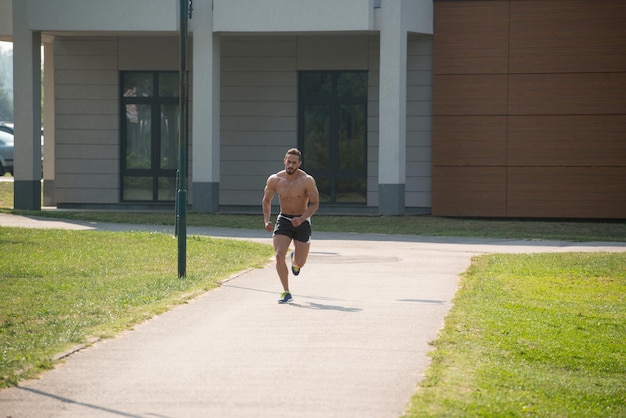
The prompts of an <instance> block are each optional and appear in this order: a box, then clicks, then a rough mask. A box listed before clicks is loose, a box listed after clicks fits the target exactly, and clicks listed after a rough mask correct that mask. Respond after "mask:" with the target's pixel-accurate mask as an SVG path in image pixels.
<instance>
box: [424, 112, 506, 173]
mask: <svg viewBox="0 0 626 418" xmlns="http://www.w3.org/2000/svg"><path fill="white" fill-rule="evenodd" d="M506 128H507V127H506V117H505V116H435V117H434V118H433V132H434V137H435V138H436V140H435V141H434V142H433V162H434V164H437V165H466V166H471V165H478V166H504V165H505V164H506Z"/></svg>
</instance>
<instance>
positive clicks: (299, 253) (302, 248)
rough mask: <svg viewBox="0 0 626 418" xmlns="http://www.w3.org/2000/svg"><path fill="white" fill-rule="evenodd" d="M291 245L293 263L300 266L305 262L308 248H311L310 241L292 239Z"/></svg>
mask: <svg viewBox="0 0 626 418" xmlns="http://www.w3.org/2000/svg"><path fill="white" fill-rule="evenodd" d="M293 245H294V247H295V253H294V257H293V263H294V264H295V265H296V266H298V267H300V268H302V267H304V264H306V259H307V257H308V256H309V249H310V248H311V243H310V242H301V241H296V240H293Z"/></svg>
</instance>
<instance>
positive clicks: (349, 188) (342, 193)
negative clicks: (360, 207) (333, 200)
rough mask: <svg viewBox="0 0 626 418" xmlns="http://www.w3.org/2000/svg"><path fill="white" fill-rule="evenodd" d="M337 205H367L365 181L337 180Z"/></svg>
mask: <svg viewBox="0 0 626 418" xmlns="http://www.w3.org/2000/svg"><path fill="white" fill-rule="evenodd" d="M337 203H357V204H364V203H367V181H366V179H364V178H353V179H337Z"/></svg>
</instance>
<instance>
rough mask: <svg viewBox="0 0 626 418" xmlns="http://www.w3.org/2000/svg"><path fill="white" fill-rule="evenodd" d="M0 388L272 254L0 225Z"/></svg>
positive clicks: (221, 243) (149, 237) (132, 235)
mask: <svg viewBox="0 0 626 418" xmlns="http://www.w3.org/2000/svg"><path fill="white" fill-rule="evenodd" d="M0 247H2V248H4V252H3V255H2V257H1V258H0V275H1V276H0V306H2V309H1V310H0V352H1V354H2V356H1V357H0V387H6V386H11V385H15V384H16V383H17V382H18V381H19V380H21V379H24V378H29V377H33V376H35V375H37V374H38V373H39V372H40V371H42V370H45V369H48V368H50V367H52V365H53V364H54V357H55V355H57V354H58V353H61V352H63V351H65V350H67V349H68V348H70V347H72V346H75V345H77V344H81V343H85V342H86V341H88V340H89V339H90V338H91V337H97V338H106V337H110V336H112V335H115V334H116V333H117V332H119V331H120V330H124V329H128V328H129V327H132V325H133V324H137V323H139V322H142V321H144V320H146V319H148V318H150V317H151V316H154V315H156V314H159V313H162V312H164V311H166V310H167V309H169V307H170V306H172V305H174V304H178V303H184V301H186V300H188V299H190V298H192V297H193V296H196V295H198V294H200V293H202V292H204V291H206V290H208V289H212V288H214V287H216V286H218V285H219V282H220V281H221V280H222V279H224V278H227V277H228V276H230V275H232V274H234V273H236V272H238V271H241V270H244V269H247V268H251V267H260V266H262V265H264V264H265V263H266V262H268V260H269V257H270V256H271V255H272V253H273V250H272V249H271V247H270V246H267V245H261V244H254V243H250V242H243V241H233V240H225V239H212V238H205V237H189V238H188V241H187V266H188V269H187V271H188V272H189V273H188V274H187V276H186V277H184V278H182V279H179V278H178V277H177V276H178V273H177V266H178V265H177V241H176V239H174V238H172V236H170V235H166V234H159V233H145V232H123V233H122V232H116V233H111V232H95V231H64V230H31V229H21V228H5V227H0Z"/></svg>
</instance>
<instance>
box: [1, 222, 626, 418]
mask: <svg viewBox="0 0 626 418" xmlns="http://www.w3.org/2000/svg"><path fill="white" fill-rule="evenodd" d="M0 226H19V227H35V228H70V229H95V230H129V229H132V230H140V229H141V230H146V229H147V230H159V231H163V232H170V233H171V232H173V231H172V228H169V227H151V226H132V225H119V224H97V223H88V222H74V221H70V222H67V221H55V220H50V219H44V218H31V217H18V216H13V215H5V214H0ZM188 233H189V234H190V235H191V234H199V235H210V236H223V237H232V238H237V239H249V240H254V241H257V242H265V243H270V242H271V241H270V237H269V234H267V233H266V232H265V231H263V230H259V231H250V230H231V229H223V228H192V227H190V228H188ZM8 250H10V249H8V248H5V251H8ZM546 251H547V252H565V251H626V243H583V244H575V243H568V242H552V241H505V240H491V239H452V238H431V237H414V236H387V235H373V234H371V235H370V234H330V233H314V241H313V244H312V247H311V254H310V257H309V262H308V263H307V265H306V266H305V267H304V269H303V270H302V273H301V274H300V276H298V277H291V278H290V280H291V290H292V292H293V294H294V303H292V304H290V305H279V304H277V303H276V299H277V298H278V294H279V291H280V286H279V281H278V278H277V276H276V273H275V270H274V265H273V263H270V264H268V265H267V266H266V267H265V268H263V269H255V270H250V271H247V272H244V273H242V274H240V275H238V276H237V277H235V278H233V279H231V280H230V281H228V282H226V283H225V284H224V285H223V286H222V287H221V288H219V289H217V290H214V291H211V292H208V293H206V294H204V295H203V296H200V297H198V298H197V299H194V300H193V301H191V302H190V303H188V304H185V305H181V306H178V307H176V308H175V309H173V310H172V311H170V312H167V313H165V314H163V315H160V316H158V317H156V318H153V319H152V320H150V321H147V322H145V323H143V324H141V325H139V326H137V327H135V329H134V330H132V331H127V332H125V333H123V334H122V335H120V336H119V337H117V338H114V339H109V340H104V341H99V342H97V343H95V344H94V345H93V346H91V347H89V348H87V349H84V350H81V351H78V352H76V353H74V354H72V355H71V356H69V357H68V358H67V359H65V361H64V362H63V363H62V364H60V365H59V366H58V367H57V368H56V369H54V370H52V371H50V372H47V373H45V374H43V375H42V376H41V378H40V379H38V380H31V381H26V382H22V383H21V384H20V386H19V387H15V388H10V389H5V390H3V391H0V416H1V417H3V418H4V417H13V418H23V417H37V418H42V417H79V416H80V417H119V416H122V417H146V418H147V417H161V418H163V417H255V418H258V417H293V416H298V417H305V418H308V417H324V418H328V417H342V418H344V417H359V418H363V417H372V418H385V417H389V418H396V417H399V416H400V415H402V413H403V411H404V410H405V408H406V405H407V402H408V401H409V399H410V397H411V395H412V394H413V393H414V392H415V390H416V385H417V384H418V382H419V381H420V379H421V378H422V374H423V372H424V370H425V369H426V367H427V366H428V363H429V358H428V356H427V353H428V351H429V350H430V349H431V347H430V346H429V344H428V343H429V342H430V341H432V340H434V339H435V338H436V336H437V332H438V330H439V329H440V328H441V326H442V325H443V320H444V317H445V315H446V313H447V312H448V310H449V309H450V307H451V300H452V298H453V296H454V293H455V291H456V289H457V279H458V275H459V273H461V272H462V271H464V270H465V269H466V268H467V266H468V265H469V263H470V259H471V257H472V256H474V255H477V254H482V253H493V252H506V253H526V252H546Z"/></svg>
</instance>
